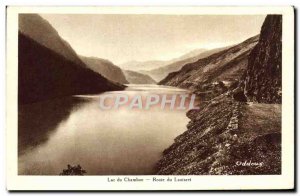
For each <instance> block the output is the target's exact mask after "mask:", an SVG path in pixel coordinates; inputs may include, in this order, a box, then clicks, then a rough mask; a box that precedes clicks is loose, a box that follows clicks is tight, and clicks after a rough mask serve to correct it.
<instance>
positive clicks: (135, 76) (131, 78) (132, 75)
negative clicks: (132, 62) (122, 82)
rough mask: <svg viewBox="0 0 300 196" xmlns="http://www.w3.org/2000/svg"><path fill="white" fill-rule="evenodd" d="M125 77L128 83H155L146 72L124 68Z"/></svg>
mask: <svg viewBox="0 0 300 196" xmlns="http://www.w3.org/2000/svg"><path fill="white" fill-rule="evenodd" d="M124 74H125V76H126V79H127V80H128V82H129V83H130V84H155V83H156V81H155V80H153V79H152V78H151V77H150V76H148V75H146V74H141V73H138V72H135V71H129V70H124Z"/></svg>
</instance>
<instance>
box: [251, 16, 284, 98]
mask: <svg viewBox="0 0 300 196" xmlns="http://www.w3.org/2000/svg"><path fill="white" fill-rule="evenodd" d="M260 35H261V36H260V38H259V43H258V44H257V45H256V46H255V48H254V49H253V50H252V52H251V54H250V56H249V63H248V69H247V75H246V79H245V94H246V96H247V97H248V99H249V100H251V101H256V102H260V103H281V69H282V65H281V64H282V60H281V59H282V57H281V55H282V53H281V50H282V43H281V36H282V16H281V15H273V16H267V17H266V20H265V22H264V24H263V26H262V28H261V32H260Z"/></svg>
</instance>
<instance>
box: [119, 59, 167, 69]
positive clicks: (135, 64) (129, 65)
mask: <svg viewBox="0 0 300 196" xmlns="http://www.w3.org/2000/svg"><path fill="white" fill-rule="evenodd" d="M165 64H166V61H159V60H153V61H129V62H126V63H122V64H120V65H119V66H120V67H121V68H122V69H123V70H131V71H138V70H151V69H154V68H158V67H160V66H163V65H165Z"/></svg>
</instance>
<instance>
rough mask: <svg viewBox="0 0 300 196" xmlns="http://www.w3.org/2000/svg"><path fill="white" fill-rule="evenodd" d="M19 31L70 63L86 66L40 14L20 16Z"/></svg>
mask: <svg viewBox="0 0 300 196" xmlns="http://www.w3.org/2000/svg"><path fill="white" fill-rule="evenodd" d="M19 31H20V32H21V33H22V34H23V35H26V36H27V37H29V38H31V39H33V40H35V41H36V42H37V43H39V44H41V45H42V46H45V47H47V48H49V49H51V50H53V51H54V52H56V53H57V54H60V55H61V56H63V57H64V58H66V59H68V60H69V61H72V62H74V63H76V64H77V65H80V66H83V67H84V66H85V65H84V63H83V62H82V61H81V60H80V59H79V57H78V56H77V54H76V52H75V51H74V50H73V49H72V47H71V46H70V45H69V43H67V42H66V41H65V40H63V39H62V38H61V37H60V36H59V34H58V32H57V31H56V30H55V29H54V28H53V27H52V26H51V24H50V23H49V22H48V21H47V20H45V19H43V18H42V17H41V16H39V15H38V14H20V15H19Z"/></svg>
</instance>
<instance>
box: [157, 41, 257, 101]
mask: <svg viewBox="0 0 300 196" xmlns="http://www.w3.org/2000/svg"><path fill="white" fill-rule="evenodd" d="M258 38H259V36H254V37H252V38H249V39H247V40H246V41H244V42H242V43H240V44H238V45H235V46H233V47H230V48H228V49H225V50H222V51H220V52H217V53H214V54H212V55H210V56H208V57H205V58H202V59H199V60H198V61H196V62H194V63H190V64H186V65H184V66H183V67H182V68H181V69H180V70H179V71H177V72H172V73H170V74H169V75H168V76H167V77H166V78H165V79H163V80H162V81H160V82H159V83H160V84H164V85H170V86H177V87H182V88H188V89H191V90H194V91H196V93H198V94H199V95H200V96H201V97H202V98H203V99H207V98H211V96H215V94H216V95H218V94H220V93H223V92H224V91H225V90H226V88H227V87H228V86H230V85H232V84H233V83H235V82H237V81H238V80H239V79H240V78H241V76H242V75H243V73H244V71H245V70H246V67H247V63H248V56H249V54H250V52H251V50H252V49H253V48H254V46H255V45H256V44H257V42H258ZM214 91H218V92H214Z"/></svg>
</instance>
